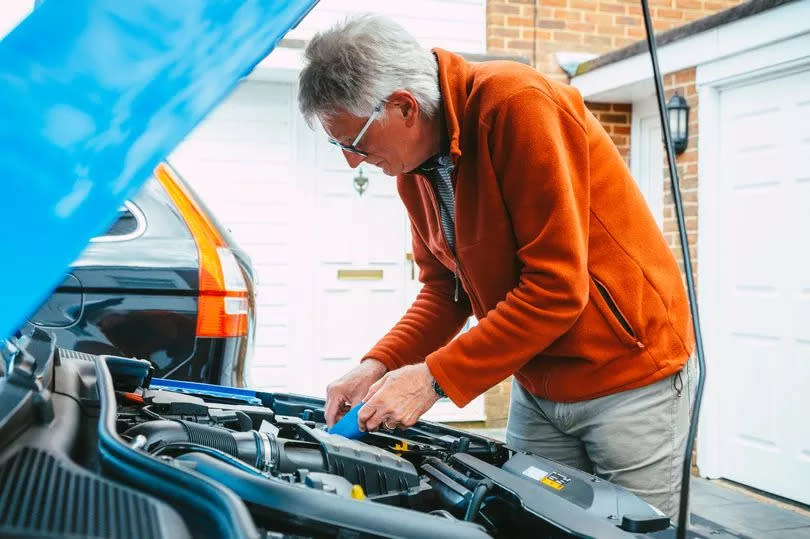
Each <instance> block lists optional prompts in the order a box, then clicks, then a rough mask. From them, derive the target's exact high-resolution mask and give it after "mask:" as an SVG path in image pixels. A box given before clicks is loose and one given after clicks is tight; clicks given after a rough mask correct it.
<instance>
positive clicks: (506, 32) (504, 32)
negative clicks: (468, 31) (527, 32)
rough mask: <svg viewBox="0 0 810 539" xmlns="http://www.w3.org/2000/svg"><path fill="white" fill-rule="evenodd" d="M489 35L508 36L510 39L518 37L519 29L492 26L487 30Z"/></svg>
mask: <svg viewBox="0 0 810 539" xmlns="http://www.w3.org/2000/svg"><path fill="white" fill-rule="evenodd" d="M488 35H489V36H491V37H508V38H511V39H518V38H520V36H521V34H520V30H518V29H517V28H493V29H491V30H490V31H489V34H488Z"/></svg>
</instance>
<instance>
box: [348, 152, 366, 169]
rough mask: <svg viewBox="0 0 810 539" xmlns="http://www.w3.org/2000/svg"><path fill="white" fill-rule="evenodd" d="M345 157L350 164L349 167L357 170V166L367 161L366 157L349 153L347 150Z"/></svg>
mask: <svg viewBox="0 0 810 539" xmlns="http://www.w3.org/2000/svg"><path fill="white" fill-rule="evenodd" d="M343 157H345V158H346V162H347V163H349V166H350V167H352V168H357V165H359V164H360V163H362V162H363V161H365V160H366V157H365V156H364V155H360V154H357V153H354V152H347V151H346V150H343Z"/></svg>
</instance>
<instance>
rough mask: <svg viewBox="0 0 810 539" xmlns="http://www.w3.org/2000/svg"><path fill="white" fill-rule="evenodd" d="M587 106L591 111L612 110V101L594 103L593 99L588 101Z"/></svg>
mask: <svg viewBox="0 0 810 539" xmlns="http://www.w3.org/2000/svg"><path fill="white" fill-rule="evenodd" d="M585 106H586V107H588V108H589V109H590V110H591V112H593V111H603V110H610V103H594V102H593V101H586V102H585Z"/></svg>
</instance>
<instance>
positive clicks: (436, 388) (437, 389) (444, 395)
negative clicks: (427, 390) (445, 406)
mask: <svg viewBox="0 0 810 539" xmlns="http://www.w3.org/2000/svg"><path fill="white" fill-rule="evenodd" d="M433 391H435V392H436V394H437V395H438V396H439V398H440V399H446V398H447V393H445V392H444V389H442V386H440V385H439V382H437V381H436V379H435V378H434V379H433Z"/></svg>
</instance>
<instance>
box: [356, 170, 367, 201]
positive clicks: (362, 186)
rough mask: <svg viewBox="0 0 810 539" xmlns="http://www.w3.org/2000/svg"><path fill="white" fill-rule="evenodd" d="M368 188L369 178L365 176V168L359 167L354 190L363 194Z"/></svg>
mask: <svg viewBox="0 0 810 539" xmlns="http://www.w3.org/2000/svg"><path fill="white" fill-rule="evenodd" d="M366 189H368V178H366V177H365V176H363V169H362V168H359V169H357V176H355V177H354V190H355V191H357V194H359V195H360V196H363V193H365V192H366Z"/></svg>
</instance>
